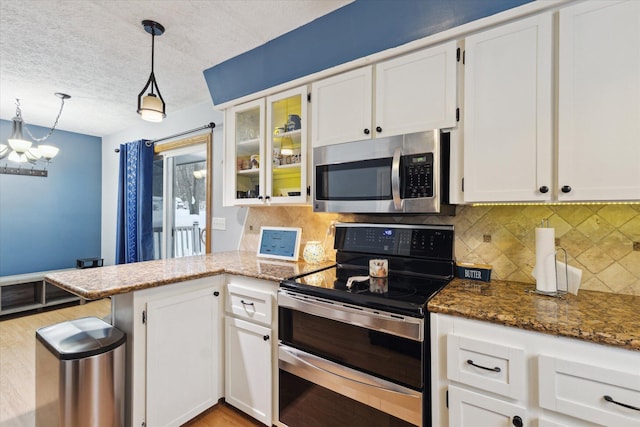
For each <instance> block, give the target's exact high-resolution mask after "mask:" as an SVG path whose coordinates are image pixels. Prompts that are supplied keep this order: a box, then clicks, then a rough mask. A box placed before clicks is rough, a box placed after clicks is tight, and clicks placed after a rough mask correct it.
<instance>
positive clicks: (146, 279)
mask: <svg viewBox="0 0 640 427" xmlns="http://www.w3.org/2000/svg"><path fill="white" fill-rule="evenodd" d="M333 264H335V262H333V261H330V262H325V263H321V264H306V263H304V262H290V261H276V260H269V259H265V258H258V257H257V256H256V254H255V252H247V251H231V252H220V253H215V254H209V255H201V256H191V257H184V258H172V259H163V260H155V261H144V262H137V263H131V264H121V265H112V266H107V267H99V268H88V269H76V270H67V271H60V272H56V273H51V274H47V275H46V276H45V280H47V281H48V282H50V283H53V284H54V285H57V286H59V287H60V288H62V289H65V290H67V291H69V292H71V293H73V294H76V295H78V296H80V297H82V298H86V299H90V300H94V299H100V298H105V297H108V296H112V295H117V294H122V293H126V292H132V291H138V290H142V289H147V288H153V287H156V286H162V285H168V284H171V283H177V282H182V281H185V280H191V279H198V278H201V277H208V276H214V275H217V274H222V273H227V274H236V275H242V276H247V277H254V278H256V279H263V280H270V281H274V282H280V281H281V280H282V279H285V278H288V277H292V276H296V275H298V274H302V273H306V272H311V271H315V270H318V269H319V268H322V267H325V266H329V265H333Z"/></svg>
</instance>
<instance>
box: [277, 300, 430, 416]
mask: <svg viewBox="0 0 640 427" xmlns="http://www.w3.org/2000/svg"><path fill="white" fill-rule="evenodd" d="M278 306H279V307H278V310H279V318H278V321H279V338H280V344H279V351H278V352H279V361H278V365H279V395H280V396H279V397H280V398H279V402H280V404H279V406H280V408H279V409H280V421H281V422H282V423H284V424H286V425H288V426H290V427H296V426H307V425H309V419H313V420H316V421H317V422H318V424H317V425H318V426H331V425H336V426H338V425H368V426H381V427H382V426H385V427H386V426H409V425H422V424H423V414H424V413H425V410H424V405H425V404H427V403H428V399H425V375H426V372H425V365H424V354H425V341H424V323H423V322H424V319H421V318H413V317H408V316H406V317H405V316H401V315H395V314H391V313H383V312H380V311H376V310H368V309H364V308H361V307H358V308H355V307H350V306H348V305H346V304H340V303H338V302H336V301H329V300H323V299H321V298H316V297H311V296H306V295H302V294H299V293H296V292H291V291H288V290H282V289H281V290H280V291H279V293H278ZM427 391H428V390H427ZM345 397H346V398H345ZM310 402H313V403H312V404H311V403H310ZM311 412H313V413H311Z"/></svg>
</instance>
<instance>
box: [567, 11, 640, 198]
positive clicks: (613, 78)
mask: <svg viewBox="0 0 640 427" xmlns="http://www.w3.org/2000/svg"><path fill="white" fill-rule="evenodd" d="M559 37H560V41H559V43H560V44H559V56H560V59H559V61H560V62H559V87H558V89H559V100H558V106H559V111H558V114H559V121H558V134H559V158H558V187H559V193H558V198H559V200H640V167H639V165H640V2H638V1H637V0H629V1H625V2H618V1H616V2H614V1H588V2H584V3H579V4H576V5H574V6H569V7H566V8H564V9H561V10H560V31H559ZM565 191H566V192H565Z"/></svg>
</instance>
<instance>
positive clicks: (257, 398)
mask: <svg viewBox="0 0 640 427" xmlns="http://www.w3.org/2000/svg"><path fill="white" fill-rule="evenodd" d="M225 325H226V327H225V333H226V344H225V353H226V360H227V362H226V365H225V372H226V377H227V378H228V380H227V382H226V387H225V388H226V390H225V400H226V401H227V403H229V404H230V405H232V406H235V407H236V408H238V409H240V410H241V411H243V412H245V413H247V414H249V415H251V416H252V417H253V418H255V419H257V420H258V421H260V422H262V423H264V424H267V425H271V384H272V372H271V362H272V360H271V339H272V337H271V329H269V328H266V327H264V326H260V325H256V324H254V323H250V322H246V321H244V320H240V319H234V318H233V317H230V316H227V318H226V320H225Z"/></svg>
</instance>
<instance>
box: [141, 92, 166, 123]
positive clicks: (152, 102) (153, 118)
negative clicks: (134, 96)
mask: <svg viewBox="0 0 640 427" xmlns="http://www.w3.org/2000/svg"><path fill="white" fill-rule="evenodd" d="M138 112H139V113H140V116H141V117H142V120H146V121H148V122H156V123H157V122H161V121H162V119H163V118H164V117H165V115H164V113H163V112H162V101H161V100H160V98H158V97H157V96H155V95H153V94H151V93H149V94H147V95H146V96H145V97H144V98H142V104H141V105H140V110H138Z"/></svg>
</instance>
